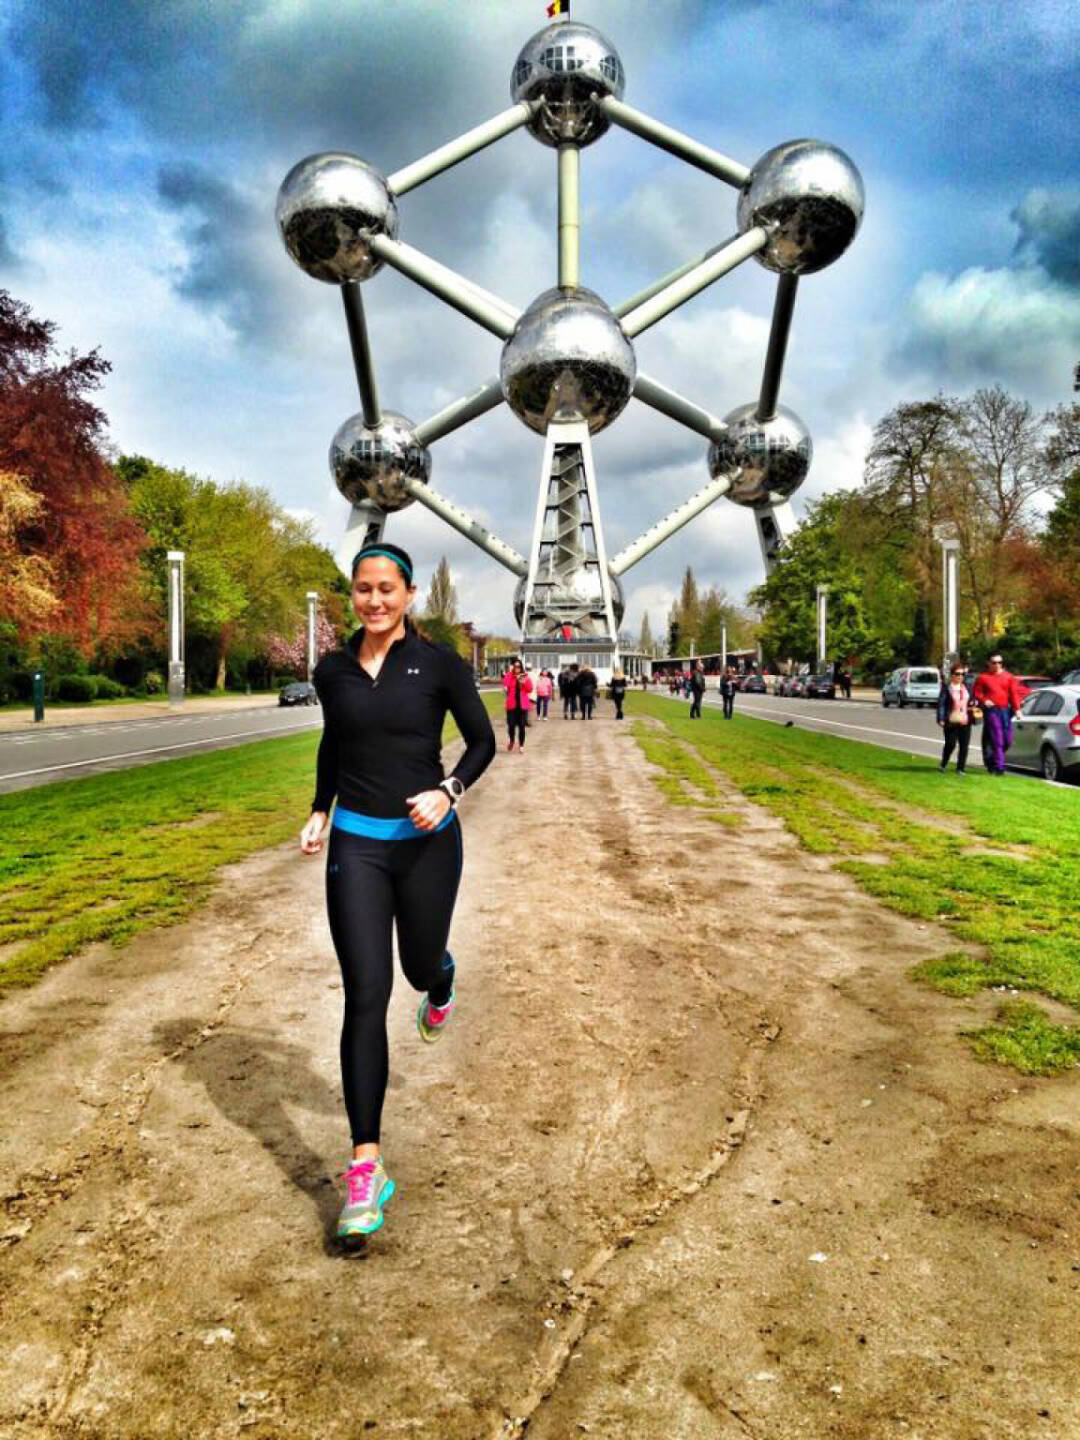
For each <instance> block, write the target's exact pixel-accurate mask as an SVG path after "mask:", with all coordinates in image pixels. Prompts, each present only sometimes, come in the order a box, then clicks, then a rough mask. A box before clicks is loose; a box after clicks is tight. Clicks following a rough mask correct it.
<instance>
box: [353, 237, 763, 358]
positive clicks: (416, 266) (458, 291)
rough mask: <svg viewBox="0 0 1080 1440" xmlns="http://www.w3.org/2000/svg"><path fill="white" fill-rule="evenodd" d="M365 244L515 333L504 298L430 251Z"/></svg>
mask: <svg viewBox="0 0 1080 1440" xmlns="http://www.w3.org/2000/svg"><path fill="white" fill-rule="evenodd" d="M762 233H763V234H764V232H762ZM766 238H767V237H766ZM762 243H764V241H763V242H762ZM368 245H369V247H370V248H371V250H372V252H373V253H374V254H375V255H377V256H378V257H379V259H380V260H385V261H386V263H387V264H388V265H392V266H393V267H394V269H395V270H399V271H400V272H401V274H402V275H406V276H408V278H409V279H410V280H415V281H416V283H417V284H418V285H421V286H423V288H424V289H425V290H430V291H431V293H432V295H437V296H438V297H439V299H440V300H445V301H446V303H447V304H448V305H450V306H452V307H453V308H454V309H455V310H460V311H461V313H462V315H467V316H468V317H469V319H470V320H475V321H476V323H477V324H478V325H482V326H483V327H484V329H485V330H490V331H491V332H492V334H494V335H498V336H499V337H500V338H501V339H503V340H509V338H510V336H511V335H512V334H513V333H514V326H515V325H516V324H517V322H518V315H519V312H518V311H517V310H515V309H514V308H513V306H511V305H507V303H506V302H505V301H504V300H500V299H499V297H498V296H497V295H491V294H489V293H488V291H486V290H484V289H482V288H481V287H480V286H479V285H474V284H473V282H472V281H471V280H466V279H465V277H464V276H463V275H458V274H457V273H456V271H454V270H451V269H450V268H449V266H447V265H440V264H439V262H438V261H437V260H432V258H431V256H430V255H425V254H424V253H423V251H421V250H417V249H416V248H415V247H414V246H412V245H403V244H402V243H401V242H400V241H399V240H391V239H390V237H389V235H372V236H371V238H370V239H369V241H368Z"/></svg>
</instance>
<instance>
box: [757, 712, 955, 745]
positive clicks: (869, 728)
mask: <svg viewBox="0 0 1080 1440" xmlns="http://www.w3.org/2000/svg"><path fill="white" fill-rule="evenodd" d="M766 713H769V712H767V710H766V709H765V708H763V707H755V708H754V709H750V708H749V706H747V709H746V714H747V715H763V714H766ZM771 713H772V714H774V715H784V716H788V717H790V716H794V717H795V718H796V719H798V720H812V721H813V722H814V723H815V724H816V725H832V726H834V727H835V728H836V729H838V730H864V731H866V733H867V734H868V735H890V736H892V737H893V738H895V739H897V740H917V741H918V742H919V744H920V745H933V746H934V747H935V748H936V747H937V746H938V745H939V744H940V743H941V742H940V741H939V740H938V739H937V738H936V737H935V736H933V735H909V734H907V733H906V732H905V731H903V730H883V729H881V728H880V726H877V725H845V724H844V722H843V720H826V719H825V717H824V716H823V715H807V714H805V713H804V712H803V711H801V710H787V709H784V710H776V709H774V710H772V711H771Z"/></svg>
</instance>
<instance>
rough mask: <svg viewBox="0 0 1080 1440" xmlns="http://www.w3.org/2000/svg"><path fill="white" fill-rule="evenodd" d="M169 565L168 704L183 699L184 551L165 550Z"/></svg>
mask: <svg viewBox="0 0 1080 1440" xmlns="http://www.w3.org/2000/svg"><path fill="white" fill-rule="evenodd" d="M165 558H166V561H167V563H168V566H169V575H168V581H169V585H168V589H169V682H168V695H169V704H170V705H180V704H182V703H183V700H184V552H183V550H169V551H167V552H166V557H165Z"/></svg>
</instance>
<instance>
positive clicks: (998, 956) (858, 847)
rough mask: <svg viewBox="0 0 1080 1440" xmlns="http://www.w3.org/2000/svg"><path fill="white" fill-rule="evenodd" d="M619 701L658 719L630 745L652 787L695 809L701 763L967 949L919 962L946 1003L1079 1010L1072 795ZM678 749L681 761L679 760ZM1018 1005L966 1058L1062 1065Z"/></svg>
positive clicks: (804, 841) (1063, 1055)
mask: <svg viewBox="0 0 1080 1440" xmlns="http://www.w3.org/2000/svg"><path fill="white" fill-rule="evenodd" d="M634 700H635V703H634V707H633V708H634V710H635V711H636V713H637V714H639V715H646V714H647V715H649V716H651V717H653V718H654V719H657V720H660V721H662V722H663V724H664V726H665V727H666V729H667V731H668V733H669V735H670V736H671V737H673V738H674V739H675V740H676V742H678V743H677V744H676V745H674V746H672V745H671V744H670V742H668V743H663V742H661V741H660V740H659V739H658V738H657V736H656V732H655V729H654V730H653V731H652V733H651V735H649V736H648V737H647V738H646V739H642V737H641V736H640V735H639V737H638V738H639V744H641V745H642V748H643V750H644V752H645V754H646V756H647V758H649V759H651V760H652V761H653V763H654V764H658V765H659V766H660V767H661V774H660V776H659V777H657V783H658V785H659V786H660V788H661V789H662V790H664V793H667V794H671V798H674V795H673V793H672V787H675V786H676V785H677V784H678V785H681V786H682V788H681V789H680V790H679V792H678V793H679V795H680V797H681V798H680V799H679V800H678V802H677V803H682V804H694V803H701V802H698V801H696V800H695V797H694V791H695V790H699V789H700V788H701V787H700V785H699V783H698V782H697V780H694V782H693V790H692V789H690V788H688V787H687V786H686V785H685V784H684V783H683V779H684V777H685V776H686V775H688V774H691V775H692V774H694V773H696V772H695V769H694V767H695V766H696V767H697V768H700V765H701V764H702V763H704V764H705V765H706V766H708V767H711V768H712V769H713V770H715V771H718V772H719V773H721V774H722V775H724V776H726V777H727V779H728V780H730V781H731V782H732V784H734V785H735V786H736V787H737V788H738V789H739V790H740V791H742V793H743V794H744V795H746V796H747V797H748V798H749V799H751V800H753V801H754V802H755V803H757V804H760V805H763V806H765V808H766V809H768V810H770V811H771V812H772V813H773V814H775V815H777V816H779V817H780V818H781V819H782V820H783V821H784V823H785V825H786V826H787V827H788V829H790V830H791V831H792V832H793V833H794V834H795V836H796V837H797V838H798V840H799V843H800V844H801V845H802V846H803V847H804V848H805V849H807V850H810V851H812V852H814V853H816V854H821V855H828V856H830V857H832V858H833V859H834V861H835V862H836V863H837V865H838V866H839V867H840V868H841V869H843V870H845V871H846V872H847V873H849V874H850V875H852V876H853V877H854V879H855V880H856V881H857V882H858V883H859V884H860V885H861V886H862V888H863V889H865V890H866V891H868V892H869V893H870V894H872V895H874V896H875V897H876V898H877V899H879V900H881V901H882V902H883V903H884V904H886V905H888V906H890V907H891V908H893V909H895V910H899V911H901V912H902V913H903V914H905V915H910V916H913V917H916V918H919V919H924V920H933V921H935V922H937V923H939V924H942V925H944V926H945V927H947V928H948V930H949V931H950V933H951V934H952V935H953V936H955V937H956V939H957V940H958V941H961V942H965V943H966V944H967V945H968V947H970V948H969V949H968V950H960V949H958V948H953V947H950V948H949V950H948V951H946V952H945V953H943V954H942V955H941V956H940V957H938V958H935V959H934V960H932V961H930V962H928V963H925V964H923V965H920V966H918V967H917V968H916V969H915V970H914V972H913V973H914V975H915V978H916V979H919V980H921V981H924V982H926V983H929V984H932V985H934V986H935V987H936V988H938V989H939V990H941V991H943V992H944V993H946V994H951V995H971V994H973V993H975V992H976V991H977V990H979V989H983V988H985V987H987V986H1010V987H1012V988H1014V989H1017V990H1028V991H1032V992H1038V993H1041V994H1044V995H1047V996H1050V997H1052V998H1054V999H1056V1000H1060V1001H1063V1002H1065V1003H1066V1004H1068V1005H1072V1006H1075V1007H1076V1008H1077V1009H1078V1010H1080V797H1078V795H1077V793H1076V791H1075V790H1069V789H1055V788H1051V787H1049V786H1043V785H1040V784H1039V783H1038V782H1035V781H1028V780H1023V779H1018V778H1012V777H1008V778H1006V779H1004V780H1002V779H998V778H995V777H993V776H990V775H987V774H984V773H972V774H969V775H968V776H967V777H965V778H964V779H963V780H960V779H958V778H957V777H956V776H955V774H952V773H950V774H948V775H942V774H940V773H939V771H938V768H937V765H936V762H935V761H933V760H930V759H924V758H922V757H917V756H907V755H904V754H903V753H902V752H898V751H895V750H884V749H881V748H878V747H876V746H872V745H865V744H860V743H858V742H857V741H852V740H844V739H839V738H837V737H835V736H831V735H821V734H818V733H816V732H813V731H809V730H801V729H799V728H797V727H791V728H787V727H784V726H777V725H773V724H770V723H769V722H767V721H763V720H757V719H754V718H753V717H751V716H747V715H736V717H735V719H734V720H731V721H725V720H723V719H722V717H721V716H720V715H719V714H718V713H716V712H712V711H710V710H708V709H706V711H705V713H704V715H703V717H702V719H700V720H693V721H692V720H690V719H689V718H688V717H686V716H685V715H684V714H683V713H682V708H681V707H679V708H678V709H676V708H675V707H674V706H673V705H672V704H671V703H670V702H668V701H665V700H662V699H659V698H657V697H653V696H641V697H638V696H635V697H634ZM641 728H642V729H645V728H646V727H641ZM687 749H689V751H690V752H692V754H693V756H694V757H695V758H694V760H693V761H692V762H688V761H687V760H686V759H685V758H684V757H683V756H680V755H679V754H678V752H679V751H684V750H687ZM688 767H689V768H688ZM710 806H711V807H715V800H713V801H711V802H710ZM974 947H978V954H975V953H973V951H974ZM1032 1008H1037V1007H1031V1006H1030V1003H1029V1006H1028V1010H1026V1011H1024V1012H1023V1013H1022V1014H1020V1012H1016V1011H1014V1010H1011V1009H1006V1010H1005V1011H1004V1012H1003V1014H1002V1016H1001V1017H1000V1019H999V1021H998V1024H997V1025H996V1026H994V1027H990V1031H981V1032H979V1035H978V1037H977V1038H974V1037H973V1042H972V1043H973V1045H974V1048H975V1051H976V1053H977V1054H979V1055H980V1056H982V1057H984V1058H987V1059H996V1060H1000V1061H1002V1062H1003V1063H1007V1064H1010V1065H1014V1066H1015V1067H1016V1068H1018V1069H1026V1070H1028V1073H1032V1074H1049V1073H1053V1071H1054V1070H1056V1069H1060V1068H1062V1066H1063V1065H1064V1064H1069V1065H1072V1064H1075V1063H1077V1058H1078V1056H1077V1053H1076V1051H1075V1047H1074V1044H1073V1038H1071V1037H1072V1036H1073V1032H1072V1029H1071V1027H1068V1026H1057V1025H1054V1024H1052V1022H1050V1021H1049V1020H1048V1019H1047V1018H1046V1017H1045V1016H1044V1015H1042V1012H1041V1011H1039V1012H1038V1013H1039V1014H1040V1015H1041V1016H1042V1021H1041V1024H1040V1025H1036V1024H1035V1023H1034V1022H1033V1021H1032V1019H1031V1014H1030V1011H1031V1009H1032ZM1018 1017H1019V1018H1018ZM991 1033H992V1034H994V1035H997V1036H998V1037H999V1039H1000V1042H1001V1043H1000V1044H997V1043H995V1042H993V1041H992V1040H991V1039H990V1038H989V1035H990V1034H991ZM1051 1035H1055V1036H1056V1040H1055V1041H1054V1043H1053V1044H1051V1043H1050V1040H1049V1038H1048V1037H1050V1036H1051ZM1070 1056H1071V1057H1072V1058H1071V1059H1070V1058H1069V1057H1070ZM1055 1057H1056V1058H1055Z"/></svg>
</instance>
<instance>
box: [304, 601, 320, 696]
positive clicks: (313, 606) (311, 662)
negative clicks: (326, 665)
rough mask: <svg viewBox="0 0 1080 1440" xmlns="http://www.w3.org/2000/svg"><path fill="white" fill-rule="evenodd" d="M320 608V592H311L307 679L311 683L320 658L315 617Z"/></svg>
mask: <svg viewBox="0 0 1080 1440" xmlns="http://www.w3.org/2000/svg"><path fill="white" fill-rule="evenodd" d="M318 608H319V592H318V591H317V590H309V591H308V592H307V678H308V681H309V682H310V680H311V677H312V675H313V674H314V673H315V663H316V661H317V660H318V658H319V657H318V656H317V655H316V654H315V615H316V611H317V610H318Z"/></svg>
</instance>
